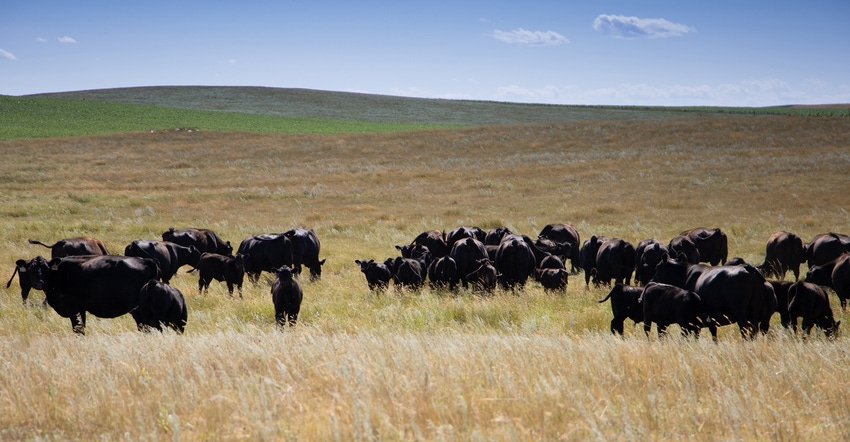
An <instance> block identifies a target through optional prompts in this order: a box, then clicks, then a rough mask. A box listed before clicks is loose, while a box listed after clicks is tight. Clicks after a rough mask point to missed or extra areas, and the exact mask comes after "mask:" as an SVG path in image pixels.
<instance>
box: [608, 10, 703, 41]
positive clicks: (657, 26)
mask: <svg viewBox="0 0 850 442" xmlns="http://www.w3.org/2000/svg"><path fill="white" fill-rule="evenodd" d="M593 29H596V30H597V31H600V32H603V33H605V34H608V35H612V36H614V37H617V38H640V37H645V38H664V37H679V36H682V35H684V34H687V33H689V32H696V29H694V28H692V27H690V26H688V25H683V24H679V23H672V22H669V21H667V20H664V19H663V18H638V17H626V16H623V15H607V14H602V15H600V16H598V17H596V20H594V21H593Z"/></svg>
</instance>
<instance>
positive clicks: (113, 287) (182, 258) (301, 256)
mask: <svg viewBox="0 0 850 442" xmlns="http://www.w3.org/2000/svg"><path fill="white" fill-rule="evenodd" d="M29 242H30V243H31V244H38V245H42V246H44V247H47V248H49V249H51V259H50V261H48V260H47V259H45V258H43V257H41V256H37V257H35V258H32V259H30V260H24V259H19V260H18V261H17V262H16V263H15V271H14V272H13V273H12V277H11V278H10V279H9V282H8V283H6V287H7V288H8V287H9V286H10V285H11V284H12V280H14V278H15V275H16V274H17V275H18V280H19V282H20V286H21V298H22V299H23V301H24V303H26V302H27V298H28V297H29V293H30V291H31V290H32V289H36V290H43V291H44V293H45V295H46V298H45V301H44V303H45V304H47V305H50V307H52V308H53V309H54V310H55V311H56V313H58V314H59V315H60V316H62V317H65V318H69V319H70V320H71V326H72V328H73V330H74V331H75V332H77V333H81V334H84V333H85V325H86V313H91V314H93V315H95V316H97V317H101V318H114V317H118V316H121V315H125V314H127V313H130V314H131V315H132V316H133V319H134V320H135V321H136V324H137V326H138V328H139V330H142V331H146V330H150V329H157V330H160V331H161V330H162V327H163V326H166V327H170V328H172V329H174V330H176V331H178V332H180V333H182V332H183V331H184V329H185V327H186V320H187V317H188V315H187V310H186V301H185V299H184V297H183V294H182V293H181V292H180V291H179V290H177V289H176V288H174V287H171V286H170V285H168V282H169V281H170V279H171V278H172V277H173V276H174V275H175V274H176V273H177V270H178V269H179V268H180V267H182V266H184V265H189V266H191V267H192V270H190V272H194V271H197V272H198V275H199V276H198V291H199V292H201V293H203V291H204V290H206V289H208V287H209V285H210V282H211V281H212V280H217V281H223V282H225V283H226V284H227V288H228V292H229V293H230V295H231V296H233V289H234V287H236V288H238V289H239V296H240V298H241V297H242V281H243V278H244V276H245V275H246V274H247V275H248V278H249V279H250V280H252V281H253V282H254V283H257V282H258V280H259V276H260V273H261V272H263V271H266V272H271V273H273V274H274V275H275V280H274V281H273V282H272V287H271V295H272V302H273V303H274V307H275V318H276V321H277V322H278V323H279V324H280V325H285V324H289V325H294V324H295V322H296V320H297V318H298V312H299V310H300V307H301V299H302V290H301V287H300V285H299V283H298V281H297V280H296V279H294V277H293V276H294V275H298V274H300V273H301V268H302V266H305V267H307V268H308V269H309V270H310V275H311V277H312V278H313V279H316V278H319V277H320V276H321V274H322V265H323V264H324V263H325V260H324V259H319V251H320V242H319V238H318V236H317V235H316V232H314V231H313V230H311V229H306V228H296V229H292V230H289V231H287V232H284V233H276V234H263V235H257V236H251V237H249V238H246V239H245V240H244V241H242V243H241V244H240V246H239V249H238V251H237V253H236V254H235V255H234V254H233V247H232V246H231V245H230V242H229V241H223V240H221V239H220V238H219V237H218V235H216V233H215V232H213V231H212V230H209V229H196V228H187V229H180V230H175V229H174V228H170V229H168V230H167V231H166V232H164V233H163V234H162V241H150V240H135V241H133V242H131V243H130V244H129V245H127V247H126V248H125V249H124V255H110V254H109V251H108V250H107V249H106V246H105V245H104V244H103V242H101V241H100V240H97V239H94V238H89V237H77V238H68V239H63V240H60V241H57V242H56V243H54V244H52V245H48V244H44V243H42V242H40V241H36V240H32V239H31V240H29Z"/></svg>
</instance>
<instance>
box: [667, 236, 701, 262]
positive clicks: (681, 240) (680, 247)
mask: <svg viewBox="0 0 850 442" xmlns="http://www.w3.org/2000/svg"><path fill="white" fill-rule="evenodd" d="M667 250H668V252H669V253H670V255H671V256H673V257H676V258H678V257H679V256H684V257H685V260H686V261H687V262H689V263H691V264H698V263H699V262H700V255H699V249H697V244H696V243H695V242H694V240H692V239H691V238H690V237H688V236H685V235H679V236H677V237H674V238H673V239H671V240H670V243H669V244H667Z"/></svg>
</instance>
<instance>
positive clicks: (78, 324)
mask: <svg viewBox="0 0 850 442" xmlns="http://www.w3.org/2000/svg"><path fill="white" fill-rule="evenodd" d="M69 319H71V329H73V330H74V333H79V334H81V335H85V334H86V312H85V311H82V312H78V313H75V314H73V315H71V317H70V318H69Z"/></svg>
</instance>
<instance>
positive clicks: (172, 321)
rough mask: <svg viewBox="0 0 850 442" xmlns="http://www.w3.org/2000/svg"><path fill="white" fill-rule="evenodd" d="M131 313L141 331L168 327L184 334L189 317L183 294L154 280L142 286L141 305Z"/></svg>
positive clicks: (160, 329)
mask: <svg viewBox="0 0 850 442" xmlns="http://www.w3.org/2000/svg"><path fill="white" fill-rule="evenodd" d="M130 313H131V314H132V315H133V319H135V320H136V325H137V326H138V327H139V330H140V331H149V330H150V329H156V330H159V331H162V326H166V327H168V328H171V329H172V330H174V331H176V332H178V333H183V331H184V330H185V329H186V320H187V319H188V317H189V316H188V313H187V310H186V300H185V299H184V298H183V293H180V290H177V289H176V288H174V287H172V286H170V285H168V284H164V283H161V282H159V281H157V280H154V279H152V280H150V281H148V283H147V284H145V285H143V286H142V289H141V291H140V293H139V305H138V306H137V307H136V308H134V309H133V310H132V311H131V312H130Z"/></svg>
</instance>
